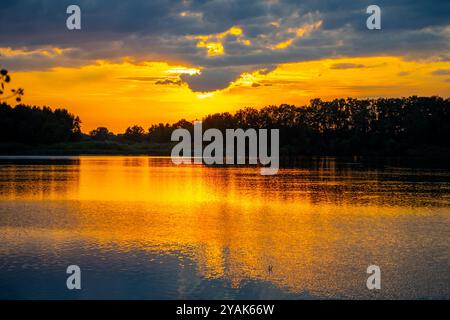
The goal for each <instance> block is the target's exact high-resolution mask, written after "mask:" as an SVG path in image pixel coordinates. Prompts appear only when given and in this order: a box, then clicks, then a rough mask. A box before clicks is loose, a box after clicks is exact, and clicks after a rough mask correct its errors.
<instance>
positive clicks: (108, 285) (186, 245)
mask: <svg viewBox="0 0 450 320" xmlns="http://www.w3.org/2000/svg"><path fill="white" fill-rule="evenodd" d="M449 235H450V170H439V169H427V170H425V169H407V168H401V167H396V166H383V167H367V166H364V165H362V164H360V163H358V162H354V161H353V162H337V161H335V160H333V159H316V160H315V161H308V162H302V161H300V162H299V163H298V164H297V166H296V167H294V168H289V169H282V170H281V171H280V174H279V175H277V176H274V177H267V176H266V177H264V176H260V175H259V170H258V169H257V168H245V167H239V168H209V167H204V166H181V167H175V166H173V165H172V164H171V161H170V159H168V158H151V157H73V158H71V157H68V158H37V159H36V158H34V159H31V158H22V159H17V158H7V157H6V158H5V157H3V158H0V299H17V298H19V299H35V298H37V299H47V298H57V299H80V298H89V299H91V298H94V299H104V298H112V299H116V298H123V299H238V298H251V299H285V298H293V299H312V298H320V299H329V298H394V299H399V298H418V299H426V298H440V299H442V298H445V299H449V298H450V268H449V267H450V238H449ZM72 264H76V265H79V266H80V267H81V269H82V290H81V291H76V292H74V291H69V290H67V289H66V277H67V275H66V273H65V271H66V268H67V266H69V265H72ZM372 264H375V265H379V266H380V267H381V270H382V289H381V290H380V291H377V292H374V291H369V290H367V288H366V280H367V277H368V275H367V274H366V269H367V267H368V266H369V265H372ZM269 266H272V271H271V272H269Z"/></svg>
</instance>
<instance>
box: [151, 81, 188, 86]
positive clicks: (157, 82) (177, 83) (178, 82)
mask: <svg viewBox="0 0 450 320" xmlns="http://www.w3.org/2000/svg"><path fill="white" fill-rule="evenodd" d="M155 84H158V85H163V86H168V85H175V86H181V85H182V84H183V81H181V80H172V79H164V80H159V81H156V82H155Z"/></svg>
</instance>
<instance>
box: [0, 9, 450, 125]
mask: <svg viewBox="0 0 450 320" xmlns="http://www.w3.org/2000/svg"><path fill="white" fill-rule="evenodd" d="M71 4H77V5H79V6H80V7H81V11H82V29H81V30H79V31H69V30H68V29H67V28H66V19H67V17H68V15H67V14H66V8H67V7H68V6H69V5H71ZM370 4H377V5H379V6H380V7H381V10H382V30H368V29H367V28H366V19H367V18H368V16H369V15H368V14H366V8H367V6H368V5H370ZM449 13H450V2H449V1H448V0H444V1H440V0H437V1H433V2H432V3H430V2H427V1H414V0H413V1H403V0H395V1H376V2H373V1H353V0H348V1H347V0H343V1H337V0H329V1H321V0H319V1H317V0H316V1H313V0H307V1H300V0H298V1H294V0H267V1H237V0H214V1H204V0H185V1H169V0H152V1H150V0H134V1H105V0H104V1H102V0H77V1H74V0H70V1H65V0H63V1H52V0H42V1H33V0H2V1H1V2H0V17H1V18H0V67H2V68H6V69H8V70H10V72H11V73H12V77H13V86H15V87H19V86H20V87H23V88H24V89H25V97H24V103H26V104H34V105H48V106H51V107H63V108H67V109H68V110H70V112H72V113H75V114H77V115H79V116H80V118H81V119H82V121H83V126H82V129H83V131H85V132H87V131H89V130H92V129H93V128H96V127H98V126H107V127H108V128H109V129H110V130H112V131H114V132H116V133H119V132H122V131H123V130H124V129H125V128H126V127H128V126H129V125H133V124H138V125H141V126H143V127H144V128H148V127H149V126H150V125H151V124H153V123H159V122H174V121H177V120H179V119H181V118H186V119H187V120H194V119H197V118H201V117H202V116H204V115H206V114H209V113H213V112H225V111H229V112H233V111H235V110H237V109H239V108H242V107H246V106H253V107H262V106H265V105H271V104H275V105H276V104H281V103H290V104H296V105H299V106H300V105H303V104H306V103H308V101H309V100H310V99H312V98H316V97H320V98H323V99H332V98H334V97H348V96H351V97H380V96H385V97H400V96H408V95H440V96H443V97H449V96H450V19H449V18H448V17H449Z"/></svg>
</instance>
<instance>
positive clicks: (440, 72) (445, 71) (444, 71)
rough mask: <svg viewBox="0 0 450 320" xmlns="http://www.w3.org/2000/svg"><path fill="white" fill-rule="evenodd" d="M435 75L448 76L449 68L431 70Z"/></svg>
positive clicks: (449, 73)
mask: <svg viewBox="0 0 450 320" xmlns="http://www.w3.org/2000/svg"><path fill="white" fill-rule="evenodd" d="M432 74H433V75H435V76H448V75H450V69H439V70H435V71H433V72H432Z"/></svg>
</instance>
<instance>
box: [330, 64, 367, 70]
mask: <svg viewBox="0 0 450 320" xmlns="http://www.w3.org/2000/svg"><path fill="white" fill-rule="evenodd" d="M365 67H366V66H365V65H363V64H355V63H335V64H333V65H332V66H331V67H330V69H338V70H342V69H360V68H365Z"/></svg>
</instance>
